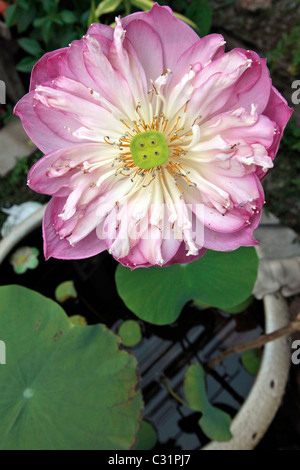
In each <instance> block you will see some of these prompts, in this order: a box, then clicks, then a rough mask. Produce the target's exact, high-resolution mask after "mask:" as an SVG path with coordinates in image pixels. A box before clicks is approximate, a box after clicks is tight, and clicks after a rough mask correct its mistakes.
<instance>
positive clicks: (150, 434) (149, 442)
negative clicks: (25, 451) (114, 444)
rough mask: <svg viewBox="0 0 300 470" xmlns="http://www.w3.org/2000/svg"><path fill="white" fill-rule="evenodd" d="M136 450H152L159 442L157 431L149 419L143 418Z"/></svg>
mask: <svg viewBox="0 0 300 470" xmlns="http://www.w3.org/2000/svg"><path fill="white" fill-rule="evenodd" d="M137 442H138V443H137V445H136V446H135V448H134V450H151V449H153V447H154V446H155V444H156V442H157V432H156V430H155V428H154V427H153V426H152V424H150V423H149V422H148V421H145V420H144V419H143V421H142V426H141V429H140V430H139V433H138V437H137Z"/></svg>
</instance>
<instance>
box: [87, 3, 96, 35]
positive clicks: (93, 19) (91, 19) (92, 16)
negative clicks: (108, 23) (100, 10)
mask: <svg viewBox="0 0 300 470" xmlns="http://www.w3.org/2000/svg"><path fill="white" fill-rule="evenodd" d="M97 21H98V18H97V16H96V7H95V0H92V1H91V7H90V11H89V15H88V20H87V27H88V28H89V27H90V25H91V24H92V23H97Z"/></svg>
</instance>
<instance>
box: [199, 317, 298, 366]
mask: <svg viewBox="0 0 300 470" xmlns="http://www.w3.org/2000/svg"><path fill="white" fill-rule="evenodd" d="M294 331H300V313H298V315H297V317H296V319H295V321H293V322H291V323H290V324H289V325H287V326H284V327H282V328H279V329H278V330H275V331H273V332H272V333H268V334H265V335H261V336H259V337H258V338H256V339H252V340H250V341H246V342H245V343H241V344H237V345H236V346H232V347H230V348H228V349H226V350H225V351H223V352H221V353H220V354H219V355H218V356H217V357H215V358H214V359H212V360H211V361H209V362H208V363H207V364H206V365H205V367H206V368H209V369H212V368H213V367H216V365H218V364H219V363H220V362H222V361H223V360H224V359H226V358H227V357H230V356H232V355H233V354H236V353H241V352H244V351H247V350H248V349H255V348H260V347H262V346H264V345H265V344H266V343H269V342H270V341H274V340H275V339H277V338H280V337H281V336H287V335H290V334H291V333H293V332H294Z"/></svg>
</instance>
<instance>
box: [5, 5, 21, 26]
mask: <svg viewBox="0 0 300 470" xmlns="http://www.w3.org/2000/svg"><path fill="white" fill-rule="evenodd" d="M17 15H18V5H17V4H16V3H14V4H13V5H10V6H9V7H8V8H7V10H6V12H5V22H6V26H7V27H8V28H10V27H11V26H12V25H13V24H14V22H15V21H16V19H17Z"/></svg>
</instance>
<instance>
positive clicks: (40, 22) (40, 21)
mask: <svg viewBox="0 0 300 470" xmlns="http://www.w3.org/2000/svg"><path fill="white" fill-rule="evenodd" d="M49 21H50V20H49V18H48V16H43V17H42V18H36V19H35V20H34V22H33V26H34V27H35V28H43V27H44V26H45V25H46V23H49Z"/></svg>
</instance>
